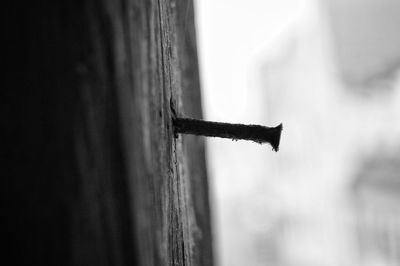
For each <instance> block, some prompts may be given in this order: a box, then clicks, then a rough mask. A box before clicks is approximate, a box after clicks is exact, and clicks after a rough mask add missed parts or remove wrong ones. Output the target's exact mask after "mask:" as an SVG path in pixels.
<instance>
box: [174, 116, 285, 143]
mask: <svg viewBox="0 0 400 266" xmlns="http://www.w3.org/2000/svg"><path fill="white" fill-rule="evenodd" d="M173 124H174V130H175V134H177V133H182V134H192V135H201V136H208V137H219V138H229V139H232V140H239V139H243V140H252V141H254V142H257V143H260V144H262V143H265V142H268V143H269V144H271V146H272V148H273V149H274V150H275V151H278V150H279V141H280V137H281V131H282V124H280V125H278V126H277V127H264V126H259V125H242V124H229V123H220V122H210V121H203V120H197V119H190V118H175V119H173Z"/></svg>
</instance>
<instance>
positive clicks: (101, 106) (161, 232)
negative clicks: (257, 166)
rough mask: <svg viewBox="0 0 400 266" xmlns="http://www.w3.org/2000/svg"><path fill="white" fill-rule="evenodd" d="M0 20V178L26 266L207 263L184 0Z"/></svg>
mask: <svg viewBox="0 0 400 266" xmlns="http://www.w3.org/2000/svg"><path fill="white" fill-rule="evenodd" d="M7 12H9V14H8V15H9V16H10V20H9V21H8V22H7V23H8V24H7V25H9V26H8V27H9V32H7V33H6V35H7V34H8V36H7V37H8V39H7V41H6V44H7V52H9V53H10V54H12V55H13V57H12V59H11V60H10V61H9V63H8V70H7V71H8V72H7V75H6V86H5V87H4V89H3V90H2V92H1V93H2V106H1V108H2V109H1V111H2V112H1V116H2V118H1V119H2V123H3V129H2V144H1V145H2V149H1V158H2V163H3V167H2V169H1V176H2V179H3V180H5V181H6V186H5V188H6V190H7V191H6V193H3V195H4V196H5V198H6V200H7V202H8V206H9V209H10V210H9V212H7V214H6V215H4V217H5V220H6V222H7V224H8V226H7V227H6V229H7V232H8V234H7V236H8V237H9V238H7V239H8V240H9V241H7V243H8V246H9V248H10V251H9V252H8V254H9V256H11V258H12V259H13V262H14V263H15V264H21V263H24V264H25V265H212V261H213V255H212V239H211V226H210V216H209V214H210V208H209V202H208V184H207V174H206V165H205V154H204V143H203V139H201V138H199V137H194V136H188V137H179V138H178V139H175V138H174V135H173V129H172V123H171V118H172V115H173V112H172V111H171V110H172V109H173V110H174V111H175V112H176V113H177V114H179V115H189V116H191V117H193V118H201V101H200V99H201V98H200V84H199V74H198V62H197V50H196V38H195V28H194V16H193V3H192V1H172V0H171V1H169V0H168V1H163V0H159V1H156V0H116V1H111V0H103V1H98V0H81V1H34V2H32V3H31V4H29V5H24V6H23V7H22V5H21V6H18V4H16V5H15V6H14V7H11V9H10V10H9V11H8V10H7Z"/></svg>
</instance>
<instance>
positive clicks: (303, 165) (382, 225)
mask: <svg viewBox="0 0 400 266" xmlns="http://www.w3.org/2000/svg"><path fill="white" fill-rule="evenodd" d="M195 5H196V6H195V8H196V16H197V18H196V19H197V34H198V45H199V46H198V48H199V56H200V57H199V58H200V67H201V77H202V88H203V95H202V97H203V99H202V100H203V108H204V113H205V118H206V119H208V120H214V121H223V122H236V123H246V124H262V125H267V126H276V125H278V124H279V123H281V122H282V123H283V132H282V138H281V147H280V151H279V152H278V153H275V152H273V151H272V149H271V147H270V146H268V145H257V144H255V143H251V142H245V141H237V142H232V141H230V140H224V139H216V138H214V139H213V138H207V152H208V169H209V177H210V185H211V194H212V198H211V200H212V207H213V209H212V211H213V213H212V214H213V222H214V235H215V239H214V242H215V249H216V253H217V262H218V263H219V265H222V266H236V265H240V266H242V265H248V266H258V265H271V266H359V265H360V266H361V265H362V266H381V265H385V266H386V265H390V266H394V265H400V75H399V73H400V72H399V68H400V1H398V0H295V1H293V0H279V1H278V0H247V1H242V0H240V1H239V0H197V1H196V3H195Z"/></svg>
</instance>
